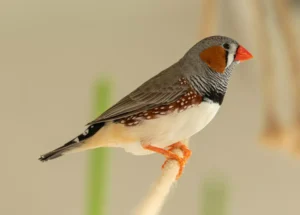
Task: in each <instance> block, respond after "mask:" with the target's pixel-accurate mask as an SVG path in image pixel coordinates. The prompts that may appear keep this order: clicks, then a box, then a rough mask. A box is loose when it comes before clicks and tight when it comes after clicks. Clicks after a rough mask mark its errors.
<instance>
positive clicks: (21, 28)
mask: <svg viewBox="0 0 300 215" xmlns="http://www.w3.org/2000/svg"><path fill="white" fill-rule="evenodd" d="M249 1H250V0H248V1H246V0H245V1H234V0H231V1H226V2H227V3H224V1H223V4H222V6H221V7H222V9H221V10H220V12H221V13H222V16H226V18H223V22H222V25H221V26H220V30H219V31H218V32H217V33H218V34H225V35H227V36H231V37H234V38H235V39H237V40H238V41H239V42H240V43H241V44H243V45H244V46H245V47H247V48H248V49H249V50H250V51H252V52H253V54H254V55H255V54H256V53H258V52H263V51H264V50H259V47H256V46H255V41H253V34H254V31H255V27H254V26H253V25H252V19H251V14H249V11H248V6H247V3H248V2H249ZM237 8H239V9H237ZM240 8H242V9H240ZM199 11H200V0H188V1H180V0H165V1H159V0H151V1H149V0H127V1H116V0H114V1H108V0H99V1H93V0H86V1H83V0H75V1H70V0H51V1H50V0H45V1H38V0H27V1H21V0H2V1H1V2H0V74H1V76H0V77H1V78H0V98H1V103H0V104H1V107H0V110H1V111H0V119H1V120H0V129H1V131H2V132H1V156H0V168H1V173H0V176H1V177H0V182H1V183H0V214H3V215H4V214H6V215H8V214H9V215H10V214H12V215H15V214H30V215H37V214H43V215H52V214H56V215H67V214H70V215H71V214H72V215H81V214H83V213H84V212H83V211H84V199H85V196H84V195H85V191H84V189H85V187H84V185H85V179H86V164H87V162H86V156H87V154H88V153H81V154H76V155H70V156H67V157H63V158H62V159H59V160H56V161H53V162H49V163H47V164H42V163H40V162H38V161H37V158H38V156H39V155H40V154H41V153H44V152H46V151H48V150H50V149H53V148H55V147H57V146H59V145H60V144H63V143H64V142H66V141H67V140H69V139H70V138H72V137H73V136H74V135H76V134H78V133H79V132H81V131H82V130H83V128H84V127H83V126H84V125H85V124H86V123H87V122H88V121H90V120H91V119H92V118H91V117H90V116H91V85H92V83H93V82H94V81H95V80H97V79H99V78H101V77H111V79H113V81H114V97H113V99H112V102H116V101H117V100H118V99H120V98H121V97H123V96H124V95H125V94H127V93H129V92H130V91H131V90H133V89H134V88H135V87H137V86H138V85H139V84H141V83H142V82H143V81H145V80H147V79H148V78H150V77H151V76H153V75H155V74H156V73H158V72H159V71H161V70H162V69H164V68H166V67H168V66H169V65H170V64H172V63H174V62H175V61H177V60H178V59H179V58H180V57H181V56H182V55H183V54H184V53H185V52H186V51H187V50H188V49H189V48H190V47H191V46H192V45H194V44H195V43H196V42H197V41H198V40H199V39H200V38H199V35H200V26H199V24H200V14H199ZM243 14H244V15H245V16H243ZM297 23H298V24H299V22H297ZM298 26H299V25H298ZM268 27H269V26H268ZM274 44H275V45H274V47H275V49H276V50H283V52H284V48H282V45H281V44H280V43H278V42H277V41H276V40H274ZM259 60H260V59H258V58H255V59H254V60H253V61H251V62H247V63H245V64H241V65H240V66H239V68H238V69H237V70H236V72H235V73H234V75H233V77H232V80H231V83H230V87H229V90H228V94H227V96H226V98H225V101H224V105H223V107H222V109H221V111H220V112H219V114H218V116H217V117H216V119H215V120H214V121H213V122H212V123H211V124H210V125H209V126H208V127H207V128H206V129H204V130H203V131H202V132H201V133H199V134H197V135H196V136H195V137H194V138H193V139H192V144H191V149H192V150H193V156H192V158H191V159H190V162H189V164H188V166H187V167H186V170H185V173H184V175H183V177H182V178H181V179H180V182H179V183H178V185H177V188H176V190H174V191H173V192H172V193H171V196H170V198H169V199H168V201H167V203H166V205H165V207H164V208H163V211H162V212H163V214H190V215H196V214H198V212H197V211H199V207H201V205H199V202H200V201H201V199H199V194H198V193H199V190H200V189H201V182H203V180H204V179H205V178H206V177H209V176H210V175H213V174H214V173H215V172H217V173H218V174H219V173H221V174H223V175H224V177H226V178H227V181H228V182H229V184H230V201H229V211H228V214H232V215H253V214H258V215H259V214H264V215H265V214H272V215H283V214H286V215H292V214H299V198H300V161H299V160H298V161H297V160H295V159H292V158H291V157H289V156H287V155H285V154H281V153H278V152H274V151H271V150H268V149H267V148H265V147H263V146H262V145H260V144H259V143H258V141H257V138H258V134H259V132H260V129H261V128H262V115H261V114H262V112H261V103H262V99H261V88H260V87H261V80H260V75H259V72H258V70H257V63H256V62H258V61H259ZM278 62H279V65H278V67H277V68H278V71H279V73H280V71H284V67H282V65H284V63H282V61H281V60H279V61H278ZM280 63H281V64H280ZM280 74H282V73H280ZM284 84H287V82H284V81H282V82H281V85H284ZM279 94H280V95H281V96H282V98H281V99H280V101H281V102H279V105H280V108H281V110H283V113H285V112H287V111H289V110H290V109H288V105H286V104H287V102H289V101H290V100H291V98H290V97H289V96H288V94H287V92H286V91H282V90H280V92H279ZM283 118H284V120H286V118H287V117H286V115H285V114H283ZM111 159H112V161H111V164H110V168H111V170H110V178H111V186H110V187H109V197H108V198H109V206H108V208H109V210H108V214H111V215H120V214H129V211H130V210H132V209H133V208H134V207H135V206H136V204H137V203H138V202H140V200H141V198H142V197H143V196H144V195H145V194H146V193H147V191H148V188H149V186H150V185H151V183H152V182H153V181H154V179H156V178H157V177H158V176H159V174H160V165H161V164H162V162H163V158H162V157H161V156H159V155H153V156H148V157H135V156H132V155H130V154H126V153H125V152H124V151H122V150H118V149H116V150H113V151H112V157H111Z"/></svg>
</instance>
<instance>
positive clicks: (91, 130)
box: [39, 123, 105, 162]
mask: <svg viewBox="0 0 300 215" xmlns="http://www.w3.org/2000/svg"><path fill="white" fill-rule="evenodd" d="M104 124H105V123H98V124H94V125H91V126H89V127H88V128H87V129H86V130H85V131H84V132H83V133H82V134H80V135H79V136H77V137H76V138H74V139H73V140H71V141H69V142H67V143H66V144H64V145H63V146H61V147H59V148H57V149H54V150H53V151H50V152H48V153H46V154H44V155H41V156H40V158H39V160H40V161H42V162H44V161H48V160H52V159H55V158H58V157H61V156H62V155H64V154H67V153H70V152H72V151H73V150H74V149H76V148H79V147H80V146H81V145H82V144H84V142H85V140H87V139H88V138H90V137H92V136H93V135H94V134H95V133H96V132H97V131H99V130H100V129H101V128H102V127H103V126H104Z"/></svg>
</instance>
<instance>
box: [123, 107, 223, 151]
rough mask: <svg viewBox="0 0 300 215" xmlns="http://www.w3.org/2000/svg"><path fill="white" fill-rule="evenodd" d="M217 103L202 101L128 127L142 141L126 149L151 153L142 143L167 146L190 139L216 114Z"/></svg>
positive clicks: (127, 146) (129, 145)
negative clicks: (179, 110) (182, 109)
mask: <svg viewBox="0 0 300 215" xmlns="http://www.w3.org/2000/svg"><path fill="white" fill-rule="evenodd" d="M219 108H220V106H219V104H217V103H209V102H202V103H201V104H200V105H198V106H195V107H192V108H190V109H187V110H185V111H182V112H180V113H178V112H174V113H172V114H168V115H165V116H161V117H159V118H157V119H152V120H145V121H144V122H143V123H141V124H140V125H138V126H134V127H128V131H129V132H130V133H132V134H134V135H136V136H138V137H139V138H140V142H137V143H132V144H127V145H126V147H125V148H124V149H125V150H126V151H128V152H131V153H133V154H136V155H144V154H150V153H151V152H149V151H147V150H145V149H143V148H142V145H141V144H151V145H153V146H157V147H160V148H165V147H167V146H169V145H171V144H173V143H176V142H178V141H181V140H184V139H188V138H189V137H191V136H193V135H194V134H196V133H197V132H199V131H201V130H202V129H203V128H204V127H205V126H206V125H207V124H208V123H209V122H210V121H211V120H212V119H213V118H214V116H215V115H216V113H217V112H218V110H219Z"/></svg>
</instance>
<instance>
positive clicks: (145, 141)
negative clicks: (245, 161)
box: [39, 35, 253, 179]
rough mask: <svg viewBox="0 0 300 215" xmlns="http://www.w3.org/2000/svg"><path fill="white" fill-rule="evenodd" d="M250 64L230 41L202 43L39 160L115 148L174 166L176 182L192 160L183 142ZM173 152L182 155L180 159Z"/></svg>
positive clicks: (218, 38) (243, 51)
mask: <svg viewBox="0 0 300 215" xmlns="http://www.w3.org/2000/svg"><path fill="white" fill-rule="evenodd" d="M251 58H253V56H252V54H251V53H250V52H249V51H248V50H247V49H245V48H244V47H243V46H242V45H240V44H239V43H238V42H237V41H235V40H234V39H232V38H230V37H226V36H220V35H215V36H209V37H206V38H204V39H202V40H201V41H199V42H197V43H196V44H195V45H194V46H192V47H191V48H190V49H189V50H188V51H187V52H186V53H185V54H184V55H183V57H181V58H180V59H179V60H177V61H176V62H175V63H174V64H173V65H171V66H169V67H168V68H166V69H164V70H163V71H161V72H160V73H158V74H157V75H155V76H154V77H152V78H150V79H149V80H148V81H146V82H144V83H143V84H141V85H140V86H139V87H137V88H136V89H135V90H133V91H132V92H131V93H129V94H128V95H127V96H125V97H123V98H122V99H121V100H119V101H118V102H117V103H115V104H114V105H112V106H111V107H110V108H108V109H107V110H106V111H104V112H103V113H102V114H101V115H100V116H99V117H97V118H96V119H94V120H93V121H91V122H90V123H88V124H87V125H86V127H87V128H86V129H85V131H84V132H83V133H82V134H80V135H78V136H76V137H75V138H73V139H72V140H71V141H69V142H67V143H65V144H64V145H63V146H61V147H59V148H57V149H55V150H53V151H50V152H48V153H46V154H43V155H41V156H40V158H39V160H40V161H43V162H44V161H48V160H52V159H55V158H58V157H61V156H62V155H66V154H70V153H75V152H81V151H85V150H90V149H95V148H99V147H119V148H123V149H124V150H125V151H126V152H129V153H131V154H133V155H149V154H153V153H158V154H161V155H163V156H165V157H166V161H168V160H176V161H177V162H178V165H179V167H180V168H179V170H178V174H177V176H176V179H178V178H179V177H180V176H181V174H182V171H183V169H184V166H185V164H186V163H187V160H188V159H189V157H190V156H191V150H190V149H189V148H188V146H187V144H185V142H184V141H185V140H189V139H190V138H191V137H192V136H193V135H195V134H196V133H198V132H199V131H201V130H202V129H203V128H204V127H206V126H207V125H208V124H209V123H210V122H211V120H212V119H213V118H214V117H215V116H216V114H217V112H218V111H219V109H220V107H221V105H222V103H223V99H224V96H225V94H226V91H227V88H228V82H229V79H230V77H231V74H232V72H233V70H234V68H235V67H236V65H238V64H239V63H240V62H243V61H246V60H249V59H251ZM174 149H181V150H182V152H183V157H180V156H178V155H177V154H175V153H174V152H173V150H174ZM162 167H164V165H163V166H162Z"/></svg>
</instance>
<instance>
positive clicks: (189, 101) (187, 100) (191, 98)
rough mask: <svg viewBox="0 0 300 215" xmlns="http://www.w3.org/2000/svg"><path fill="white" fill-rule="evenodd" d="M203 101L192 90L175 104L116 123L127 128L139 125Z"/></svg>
mask: <svg viewBox="0 0 300 215" xmlns="http://www.w3.org/2000/svg"><path fill="white" fill-rule="evenodd" d="M179 82H180V84H187V81H186V80H185V79H183V78H181V79H179ZM201 101H202V97H201V96H200V95H199V94H198V93H196V91H194V90H192V89H190V90H188V91H187V92H186V93H185V94H184V95H183V96H181V97H180V98H178V99H177V100H176V101H175V102H173V103H170V104H167V105H161V106H159V107H155V108H152V109H149V110H147V111H143V112H141V113H138V114H135V115H132V116H129V117H126V118H123V119H119V120H116V121H115V122H116V123H121V124H124V125H126V126H135V125H139V124H140V123H141V122H142V121H143V120H151V119H156V118H158V117H160V116H163V115H167V114H170V113H173V112H182V111H184V110H186V109H188V108H191V107H193V106H196V105H199V104H200V103H201Z"/></svg>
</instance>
